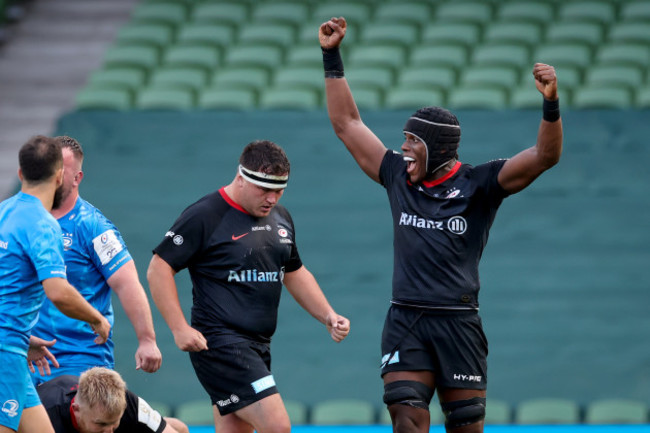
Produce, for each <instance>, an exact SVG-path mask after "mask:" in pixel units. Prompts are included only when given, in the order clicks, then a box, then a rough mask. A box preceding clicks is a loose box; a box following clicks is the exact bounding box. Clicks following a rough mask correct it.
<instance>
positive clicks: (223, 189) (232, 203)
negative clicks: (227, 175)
mask: <svg viewBox="0 0 650 433" xmlns="http://www.w3.org/2000/svg"><path fill="white" fill-rule="evenodd" d="M219 194H221V197H222V198H223V199H224V200H226V203H228V204H229V205H230V206H232V207H234V208H235V209H237V210H238V211H241V212H244V213H245V214H247V215H249V213H248V212H246V209H244V208H243V207H241V206H240V205H238V204H237V203H235V201H234V200H233V199H231V198H230V196H229V195H228V194H226V187H225V186H222V187H221V188H219Z"/></svg>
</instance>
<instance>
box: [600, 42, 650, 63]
mask: <svg viewBox="0 0 650 433" xmlns="http://www.w3.org/2000/svg"><path fill="white" fill-rule="evenodd" d="M596 61H597V62H598V63H599V64H602V65H604V64H613V65H632V66H638V67H640V68H647V67H648V66H650V47H649V46H648V45H647V44H639V43H625V42H622V43H613V44H608V45H604V46H601V47H600V48H599V49H598V52H597V53H596Z"/></svg>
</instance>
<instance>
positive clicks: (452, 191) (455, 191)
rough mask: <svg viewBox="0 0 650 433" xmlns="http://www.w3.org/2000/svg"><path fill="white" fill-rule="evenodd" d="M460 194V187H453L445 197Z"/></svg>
mask: <svg viewBox="0 0 650 433" xmlns="http://www.w3.org/2000/svg"><path fill="white" fill-rule="evenodd" d="M459 194H460V190H459V189H458V188H452V189H451V190H450V191H449V192H447V195H446V196H445V198H454V197H458V195H459Z"/></svg>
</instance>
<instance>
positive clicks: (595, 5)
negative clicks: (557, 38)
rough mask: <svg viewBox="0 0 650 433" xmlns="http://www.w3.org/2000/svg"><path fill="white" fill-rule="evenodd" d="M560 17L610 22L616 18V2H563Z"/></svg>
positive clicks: (563, 18) (560, 6)
mask: <svg viewBox="0 0 650 433" xmlns="http://www.w3.org/2000/svg"><path fill="white" fill-rule="evenodd" d="M623 7H624V6H623ZM558 18H559V19H560V20H561V21H574V22H575V21H588V22H596V23H599V24H609V23H611V22H612V21H614V20H615V19H616V4H615V3H614V2H609V1H599V0H582V1H580V0H577V1H571V2H566V3H561V4H560V5H559V10H558Z"/></svg>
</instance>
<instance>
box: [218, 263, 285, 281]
mask: <svg viewBox="0 0 650 433" xmlns="http://www.w3.org/2000/svg"><path fill="white" fill-rule="evenodd" d="M282 280H284V266H283V267H282V268H280V272H274V271H258V270H257V269H243V270H241V271H233V270H231V271H230V272H229V274H228V282H229V283H230V282H232V281H236V282H238V283H276V282H282Z"/></svg>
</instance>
